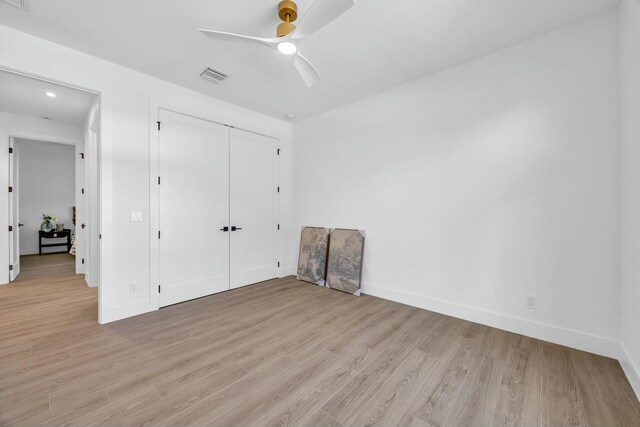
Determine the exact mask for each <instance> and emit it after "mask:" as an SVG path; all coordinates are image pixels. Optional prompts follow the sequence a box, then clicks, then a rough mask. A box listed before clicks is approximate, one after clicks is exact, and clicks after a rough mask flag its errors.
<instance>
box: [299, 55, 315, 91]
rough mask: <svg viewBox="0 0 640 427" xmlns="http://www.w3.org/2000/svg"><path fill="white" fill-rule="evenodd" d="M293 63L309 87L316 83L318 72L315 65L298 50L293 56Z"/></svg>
mask: <svg viewBox="0 0 640 427" xmlns="http://www.w3.org/2000/svg"><path fill="white" fill-rule="evenodd" d="M293 65H294V66H295V67H296V69H297V70H298V73H300V77H302V80H304V82H305V83H306V84H307V86H309V87H313V86H314V85H315V84H316V83H318V82H319V81H320V74H319V73H318V70H316V67H314V66H313V65H312V64H311V62H309V60H308V59H307V58H305V57H304V56H302V55H301V54H300V52H298V54H297V55H296V56H294V57H293Z"/></svg>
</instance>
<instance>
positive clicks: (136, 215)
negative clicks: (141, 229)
mask: <svg viewBox="0 0 640 427" xmlns="http://www.w3.org/2000/svg"><path fill="white" fill-rule="evenodd" d="M141 221H142V212H141V211H131V222H141Z"/></svg>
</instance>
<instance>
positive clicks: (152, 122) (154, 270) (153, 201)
mask: <svg viewBox="0 0 640 427" xmlns="http://www.w3.org/2000/svg"><path fill="white" fill-rule="evenodd" d="M160 110H164V111H168V112H172V113H176V114H182V115H185V116H188V117H193V118H194V119H199V120H205V121H208V122H211V123H216V124H219V125H223V126H227V127H229V128H235V129H239V130H243V131H246V132H251V133H254V134H257V135H262V136H266V137H269V138H273V139H275V140H276V141H277V147H278V149H279V148H280V138H279V137H278V136H275V135H268V134H264V133H260V132H256V131H253V130H251V129H245V128H243V127H241V126H234V125H231V124H228V123H225V122H224V121H221V120H220V119H219V117H216V116H215V115H214V117H210V116H209V114H210V111H211V110H210V109H204V107H203V106H200V107H198V106H194V105H192V104H189V103H184V102H180V101H179V100H175V99H173V98H170V97H161V98H149V296H148V297H149V302H150V303H151V306H152V307H155V309H156V310H159V309H160V295H159V292H158V286H159V283H160V242H159V241H158V230H159V214H160V191H159V187H158V176H159V169H160V155H159V154H160V153H159V148H160V133H159V126H160V125H159V123H160ZM204 111H206V112H204ZM277 177H278V185H280V157H279V156H278V159H277ZM278 196H279V195H278ZM277 215H278V222H280V197H278V203H277ZM280 228H281V229H282V227H280ZM281 236H282V235H278V245H277V251H278V252H280V251H281V250H282V244H281V242H280V240H281ZM277 256H278V259H282V254H281V253H278V254H277ZM277 271H278V277H280V273H281V272H282V266H280V267H278V270H277Z"/></svg>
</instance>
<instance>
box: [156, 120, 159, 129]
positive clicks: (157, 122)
mask: <svg viewBox="0 0 640 427" xmlns="http://www.w3.org/2000/svg"><path fill="white" fill-rule="evenodd" d="M156 123H158V130H160V122H156Z"/></svg>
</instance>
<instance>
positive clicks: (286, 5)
mask: <svg viewBox="0 0 640 427" xmlns="http://www.w3.org/2000/svg"><path fill="white" fill-rule="evenodd" d="M278 16H279V17H280V19H282V21H283V22H282V23H280V25H278V29H277V31H276V35H277V36H278V37H284V36H286V35H287V34H289V33H291V32H292V31H293V30H295V29H296V26H295V25H293V24H292V22H294V21H295V20H296V19H298V6H297V5H296V4H295V3H294V2H292V1H291V0H283V1H281V2H280V4H279V5H278Z"/></svg>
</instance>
